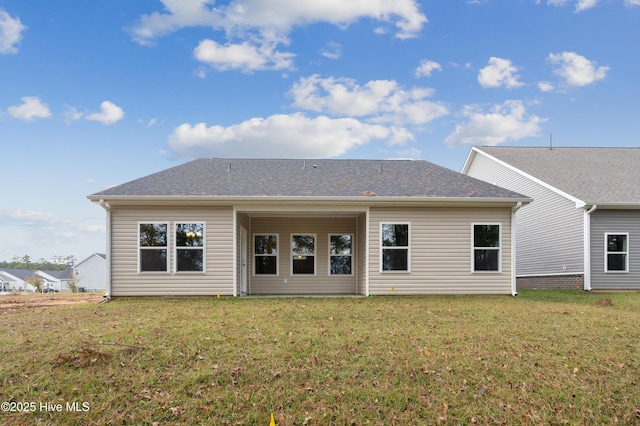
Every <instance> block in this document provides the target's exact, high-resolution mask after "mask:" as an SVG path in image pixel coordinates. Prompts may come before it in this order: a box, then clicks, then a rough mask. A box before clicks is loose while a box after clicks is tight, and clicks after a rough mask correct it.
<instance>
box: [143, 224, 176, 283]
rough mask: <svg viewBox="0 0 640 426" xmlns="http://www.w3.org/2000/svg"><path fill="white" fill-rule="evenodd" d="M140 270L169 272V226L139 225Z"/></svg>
mask: <svg viewBox="0 0 640 426" xmlns="http://www.w3.org/2000/svg"><path fill="white" fill-rule="evenodd" d="M138 270H139V271H140V272H168V271H169V224H168V223H157V222H154V223H139V224H138Z"/></svg>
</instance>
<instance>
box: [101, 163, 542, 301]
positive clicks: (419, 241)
mask: <svg viewBox="0 0 640 426" xmlns="http://www.w3.org/2000/svg"><path fill="white" fill-rule="evenodd" d="M88 198H89V199H90V200H91V201H93V202H95V203H99V204H100V205H101V206H102V207H103V208H104V209H105V210H106V213H107V250H108V252H107V296H135V295H228V296H242V295H269V294H273V295H285V294H292V295H310V294H359V295H380V294H398V295H411V294H427V293H428V294H437V293H441V294H462V293H464V294H515V275H514V268H513V265H512V262H513V256H512V251H513V241H512V233H511V229H512V227H511V224H512V220H513V217H514V212H515V210H516V209H517V208H518V207H520V206H522V205H523V204H525V203H527V202H530V201H531V199H529V198H527V197H525V196H522V195H519V194H517V193H515V192H512V191H508V190H505V189H503V188H499V187H497V186H494V185H490V184H488V183H486V182H482V181H480V180H477V179H473V178H470V177H468V176H464V175H462V174H460V173H457V172H454V171H451V170H448V169H445V168H443V167H440V166H437V165H435V164H432V163H429V162H426V161H410V160H277V159H199V160H195V161H191V162H189V163H186V164H183V165H180V166H177V167H173V168H171V169H168V170H165V171H161V172H159V173H155V174H152V175H150V176H146V177H143V178H141V179H137V180H134V181H132V182H129V183H125V184H123V185H120V186H116V187H113V188H110V189H107V190H105V191H102V192H99V193H96V194H93V195H90V196H88Z"/></svg>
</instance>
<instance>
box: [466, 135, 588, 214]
mask: <svg viewBox="0 0 640 426" xmlns="http://www.w3.org/2000/svg"><path fill="white" fill-rule="evenodd" d="M473 149H474V150H475V152H477V153H479V154H482V155H484V156H485V157H487V158H489V159H490V160H492V161H495V162H496V163H498V164H500V165H501V166H504V167H506V168H507V169H509V170H511V171H513V172H515V173H518V174H519V175H521V176H523V177H525V178H527V179H529V180H531V181H533V182H535V183H537V184H538V185H541V186H543V187H545V188H547V189H548V190H550V191H553V192H555V193H556V194H558V195H560V196H562V197H564V198H566V199H568V200H570V201H573V202H574V203H576V208H577V209H580V208H583V207H584V206H586V205H587V203H586V202H585V201H583V200H581V199H579V198H576V197H574V196H573V195H571V194H568V193H566V192H564V191H562V190H561V189H558V188H556V187H555V186H553V185H551V184H548V183H547V182H545V181H543V180H540V179H538V178H537V177H535V176H532V175H530V174H529V173H527V172H524V171H522V170H520V169H519V168H517V167H515V166H512V165H511V164H509V163H505V162H504V161H502V160H500V159H498V158H496V157H494V156H492V155H490V154H487V153H486V152H484V151H482V150H480V149H477V148H476V147H473ZM470 155H471V154H470ZM474 156H475V155H474ZM469 158H471V157H469ZM471 160H472V161H473V158H471ZM464 167H465V168H464V169H463V173H465V172H466V170H468V168H469V167H470V164H467V163H465V165H464ZM465 174H466V173H465Z"/></svg>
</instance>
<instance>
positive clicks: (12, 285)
mask: <svg viewBox="0 0 640 426" xmlns="http://www.w3.org/2000/svg"><path fill="white" fill-rule="evenodd" d="M32 276H33V271H28V270H26V269H11V268H1V269H0V290H1V291H12V290H16V291H30V292H33V291H35V288H34V287H33V286H32V285H31V284H29V283H27V280H28V279H29V278H30V277H32Z"/></svg>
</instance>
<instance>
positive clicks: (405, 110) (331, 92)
mask: <svg viewBox="0 0 640 426" xmlns="http://www.w3.org/2000/svg"><path fill="white" fill-rule="evenodd" d="M290 94H291V96H292V97H293V100H294V101H293V106H296V107H298V108H303V109H305V110H308V111H315V112H320V113H325V114H329V115H333V116H350V117H364V118H366V119H367V121H370V122H376V123H394V124H398V125H399V124H404V123H411V124H424V123H428V122H430V121H432V120H435V119H436V118H439V117H442V116H445V115H447V114H448V113H449V111H448V110H447V108H446V107H445V106H444V105H442V104H441V103H437V102H431V101H428V100H426V98H428V97H430V96H432V95H433V90H432V89H426V88H413V89H408V90H405V89H404V88H402V87H401V86H400V85H399V84H398V83H397V82H396V81H394V80H372V81H369V82H367V83H366V84H365V85H363V86H360V85H358V84H356V82H355V81H354V80H352V79H347V78H333V77H329V78H320V76H318V75H317V74H314V75H312V76H310V77H307V78H301V79H300V80H298V81H297V82H296V83H295V84H294V85H293V87H292V89H291V91H290Z"/></svg>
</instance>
